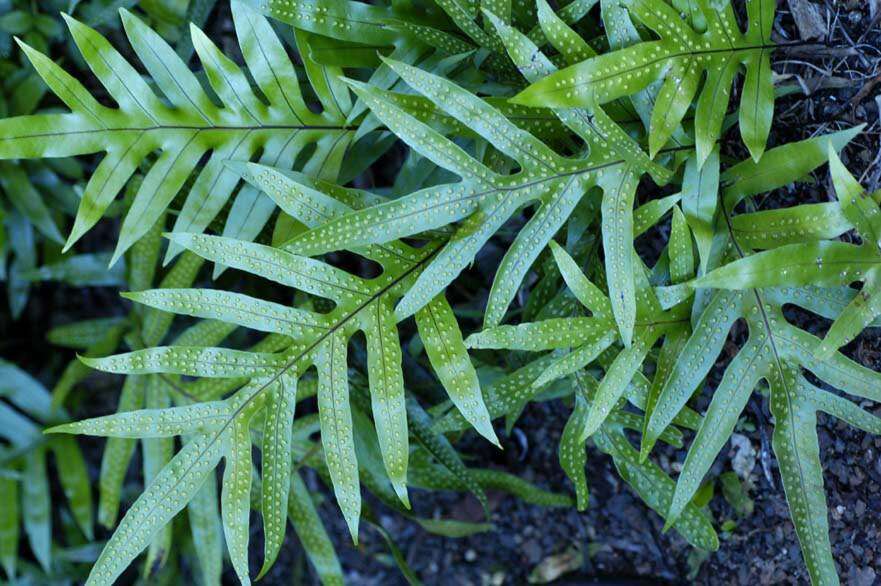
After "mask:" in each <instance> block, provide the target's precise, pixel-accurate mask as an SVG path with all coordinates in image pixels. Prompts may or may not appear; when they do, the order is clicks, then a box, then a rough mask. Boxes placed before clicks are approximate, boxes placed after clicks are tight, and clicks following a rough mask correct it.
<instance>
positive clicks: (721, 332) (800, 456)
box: [642, 141, 881, 584]
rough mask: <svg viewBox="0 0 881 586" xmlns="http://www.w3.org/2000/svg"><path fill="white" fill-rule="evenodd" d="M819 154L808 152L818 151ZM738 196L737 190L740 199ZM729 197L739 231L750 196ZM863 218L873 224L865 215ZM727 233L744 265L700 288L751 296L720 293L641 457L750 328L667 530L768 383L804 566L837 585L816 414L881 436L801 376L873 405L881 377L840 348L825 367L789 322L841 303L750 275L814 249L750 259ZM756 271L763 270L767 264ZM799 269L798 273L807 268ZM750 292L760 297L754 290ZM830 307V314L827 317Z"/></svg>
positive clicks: (691, 458) (682, 480)
mask: <svg viewBox="0 0 881 586" xmlns="http://www.w3.org/2000/svg"><path fill="white" fill-rule="evenodd" d="M828 142H829V144H828V149H829V151H828V155H827V156H829V158H830V159H832V157H834V156H835V151H834V144H833V143H832V142H831V141H828ZM813 146H814V145H808V147H811V148H812V147H813ZM770 154H771V153H769V155H770ZM839 171H840V169H839ZM786 172H787V170H783V171H782V173H783V174H785V173H786ZM839 178H840V176H839ZM793 179H795V178H793ZM735 192H736V190H734V191H732V192H731V193H735ZM726 195H728V194H723V202H724V203H723V206H722V209H721V210H720V211H721V213H722V216H723V221H724V222H725V225H726V226H729V227H730V226H732V225H733V222H731V216H730V211H729V210H730V209H731V208H730V207H728V206H729V204H732V205H736V203H737V202H738V201H739V199H740V198H741V197H744V196H745V195H748V191H742V192H741V195H737V196H731V197H726ZM861 201H862V202H864V203H867V204H871V205H874V202H871V201H869V200H867V199H865V198H864V199H862V200H861ZM876 209H877V208H876ZM842 211H843V212H844V210H842ZM809 213H814V212H809ZM860 217H861V218H863V219H864V218H865V217H866V216H860ZM726 232H727V233H726V234H724V239H725V240H727V241H728V242H730V243H731V244H732V248H733V250H734V252H735V254H736V255H737V256H738V257H740V258H741V259H742V260H736V261H735V262H733V263H730V264H727V265H725V266H724V267H723V268H721V269H717V270H716V271H713V272H711V273H710V274H709V275H713V277H712V279H708V278H707V277H703V278H701V279H698V281H696V283H700V284H710V282H711V281H714V284H715V285H716V286H721V285H722V284H723V283H722V282H721V281H715V279H717V278H718V275H719V274H720V272H722V271H729V275H730V276H731V278H732V280H734V281H737V280H738V279H740V282H736V283H735V285H734V286H736V287H743V290H736V291H735V290H725V289H723V290H720V291H717V292H715V293H714V294H713V295H712V297H711V298H710V300H709V301H708V303H707V304H706V306H705V308H704V310H703V312H702V313H701V315H700V318H699V319H698V320H697V323H696V325H695V327H694V332H693V333H692V335H691V337H690V338H689V339H688V341H687V342H686V343H685V345H684V347H683V348H682V351H681V354H680V356H679V359H678V361H677V363H676V365H675V366H674V367H673V369H672V372H671V374H670V376H669V378H668V379H667V380H666V381H665V383H664V386H663V389H662V390H661V393H660V397H659V399H658V403H657V407H656V408H655V410H654V411H653V413H652V414H651V418H650V420H649V422H648V425H647V428H646V433H645V435H644V436H643V449H642V453H643V455H645V454H647V453H648V450H649V449H650V448H651V445H652V443H653V441H654V439H655V437H656V434H657V432H658V431H659V430H661V429H664V428H665V427H666V426H667V424H668V423H669V422H670V416H671V414H674V413H676V412H677V411H678V409H680V408H681V407H682V406H683V405H684V404H685V403H686V401H687V400H688V398H689V397H690V395H691V394H692V393H693V392H694V390H695V389H696V388H697V385H698V384H699V382H700V381H701V380H702V379H703V377H704V376H705V375H706V373H707V372H708V371H709V369H710V368H711V366H712V365H713V363H714V362H715V360H716V358H717V356H718V355H719V353H720V352H721V350H722V345H723V344H724V342H725V338H726V336H727V335H728V331H729V329H730V328H731V326H732V325H733V323H734V322H735V320H738V319H743V320H745V321H746V324H747V326H748V330H749V336H748V338H747V340H746V342H745V343H744V344H743V345H742V347H741V349H740V351H739V352H738V353H737V355H736V356H735V357H734V359H733V360H732V361H731V363H730V364H729V366H728V367H727V368H726V370H725V373H724V375H723V377H722V381H721V382H720V383H719V385H718V387H717V388H716V389H715V391H714V392H713V396H712V400H711V402H710V405H709V407H708V409H707V412H706V413H705V415H704V419H703V423H702V424H701V426H700V428H699V429H698V432H697V435H696V436H695V439H694V443H693V445H692V446H691V449H690V450H689V452H688V455H687V456H686V459H685V463H684V465H683V468H682V472H681V474H680V477H679V480H678V482H677V486H676V492H675V494H674V496H673V499H672V502H671V504H670V508H669V513H668V516H667V522H668V524H669V523H670V522H672V521H674V520H676V519H678V518H679V515H680V514H681V512H682V510H683V507H685V506H686V504H687V503H688V502H689V501H690V500H691V498H692V497H693V496H694V494H695V492H696V491H697V489H698V487H699V485H700V482H701V480H702V478H703V476H704V475H705V474H706V472H707V471H708V470H709V468H710V466H711V464H712V462H713V461H714V459H715V458H716V456H717V454H718V453H719V451H720V450H721V449H722V447H723V445H724V444H725V442H726V441H727V440H728V438H729V436H730V435H731V433H732V431H733V430H734V426H735V424H736V421H737V418H738V416H739V414H740V413H741V411H742V410H743V408H744V407H745V405H746V402H747V400H748V399H749V397H750V394H751V393H752V391H753V389H754V388H755V387H756V385H757V384H758V383H759V381H760V380H763V379H764V380H766V381H767V382H768V383H769V385H770V388H771V410H772V413H773V414H774V416H775V430H774V439H773V446H774V450H775V454H776V455H777V458H778V461H779V463H780V470H781V475H782V478H783V485H784V488H785V490H786V496H787V500H788V501H789V506H790V511H791V514H792V518H793V522H794V524H795V528H796V533H797V535H798V538H799V542H800V543H801V547H802V552H803V555H804V558H805V562H806V564H807V567H808V570H809V572H810V575H811V578H812V580H813V581H814V582H815V583H819V584H827V583H829V584H833V583H838V578H837V576H836V572H835V564H834V561H833V558H832V550H831V547H830V545H829V537H828V523H827V521H826V518H827V510H826V504H825V498H824V495H823V490H822V485H823V481H822V469H821V465H820V461H819V448H818V447H817V435H816V430H815V427H816V416H815V412H816V411H817V410H823V411H826V412H829V413H831V414H833V415H836V416H840V417H841V418H842V419H843V420H844V421H848V422H852V423H854V424H855V425H857V426H859V427H865V428H868V429H872V430H875V429H878V427H877V424H875V423H874V422H873V421H872V419H871V416H870V415H868V414H867V413H864V412H862V410H860V409H859V407H857V406H856V405H854V404H853V403H851V402H849V401H847V400H846V399H843V398H838V397H834V396H833V395H830V394H829V393H826V392H825V391H819V390H817V389H814V388H813V387H812V386H811V385H810V384H809V383H807V381H806V380H805V379H804V376H803V375H802V370H807V371H810V372H811V373H812V374H813V375H815V376H816V377H817V378H818V379H820V380H822V381H824V382H825V383H828V384H830V385H832V386H834V387H837V388H840V389H842V390H844V391H846V392H847V393H849V394H851V395H855V396H858V397H861V398H866V399H870V400H874V401H878V400H881V394H879V393H878V390H877V389H878V384H879V383H881V375H879V374H878V373H876V372H873V371H871V370H869V369H867V368H864V367H862V366H860V365H858V364H857V363H855V362H853V361H851V360H850V359H848V358H846V357H845V356H844V355H842V354H840V353H837V352H834V349H833V352H831V353H826V352H824V357H823V358H818V357H816V356H815V354H814V352H815V350H816V349H817V347H818V346H819V345H820V340H819V339H817V338H816V337H814V336H812V335H811V334H809V333H807V332H805V331H803V330H801V329H799V328H797V327H795V326H794V325H792V324H790V323H789V322H788V321H787V320H786V318H785V317H784V314H783V306H784V304H794V305H797V306H800V307H802V308H804V309H807V310H809V311H818V313H821V314H828V313H830V311H829V309H828V305H829V299H831V298H834V297H835V296H831V297H830V296H828V295H827V296H823V295H818V294H817V293H818V289H817V288H816V287H813V286H803V287H797V288H769V287H766V285H768V282H767V281H769V279H767V278H763V277H762V273H761V272H760V271H757V272H755V273H753V274H754V275H755V277H752V276H751V273H750V270H751V269H750V268H749V264H750V263H749V262H747V261H748V260H749V259H751V258H753V256H757V257H761V256H762V255H763V254H764V255H774V254H775V253H776V252H777V251H778V250H787V249H789V248H791V247H798V248H800V249H801V250H804V249H806V248H810V247H811V246H813V244H810V243H808V244H797V245H787V246H784V247H782V248H779V249H773V250H771V251H769V252H765V253H760V254H759V255H750V254H749V252H750V251H749V249H748V248H746V247H745V245H744V244H743V243H742V242H741V241H740V240H739V239H738V235H737V234H736V233H735V232H734V231H733V230H732V229H731V228H728V229H727V231H726ZM800 236H801V237H802V238H803V239H805V240H811V239H812V238H813V237H814V234H813V233H812V232H810V231H805V232H804V233H802V234H800ZM723 248H724V246H723ZM764 258H769V256H765V257H764ZM732 266H734V267H738V268H741V267H743V269H742V270H738V271H734V272H731V271H730V270H729V268H728V267H732ZM756 266H759V267H760V266H761V263H757V265H756ZM780 266H782V265H778V268H777V270H778V272H783V271H785V270H786V269H785V268H780ZM814 268H816V267H814ZM794 270H795V271H796V272H797V271H798V267H796V268H795V269H794ZM717 271H718V272H717ZM709 275H708V277H709ZM704 279H707V280H704ZM813 282H822V280H814V281H813ZM830 284H831V283H830ZM751 286H755V287H758V288H750V287H751ZM845 298H846V296H845ZM842 302H846V301H844V300H843V299H839V300H838V307H840V306H841V303H842ZM823 306H827V307H826V308H825V309H824V308H823ZM833 311H834V310H833Z"/></svg>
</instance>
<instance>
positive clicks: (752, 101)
mask: <svg viewBox="0 0 881 586" xmlns="http://www.w3.org/2000/svg"><path fill="white" fill-rule="evenodd" d="M622 4H623V5H624V6H626V8H627V11H628V13H629V14H630V15H631V16H633V17H634V18H636V19H637V20H638V21H639V22H640V23H642V24H644V25H645V26H647V27H649V28H650V29H652V30H653V31H654V32H655V33H656V34H657V35H658V37H659V39H658V40H652V41H645V42H641V43H637V44H635V45H632V46H629V47H626V48H622V49H619V50H617V51H612V52H611V53H606V54H603V55H600V56H597V57H593V58H590V59H587V60H584V61H582V62H581V63H578V64H576V65H572V66H570V67H567V68H566V69H563V70H561V71H559V72H557V73H554V74H552V75H549V76H547V77H544V78H543V79H541V80H540V81H538V82H536V83H534V84H532V85H531V86H530V87H528V88H527V89H526V90H524V91H523V92H521V93H520V94H518V95H517V96H515V97H514V98H513V99H514V101H515V102H517V103H521V104H525V105H535V106H537V105H542V106H546V107H552V108H571V107H578V106H581V107H592V106H594V105H601V104H605V103H607V102H611V101H612V100H615V99H618V98H622V97H626V96H630V95H633V94H636V93H638V92H640V91H641V90H643V89H645V88H646V87H647V86H649V85H650V84H652V83H653V82H655V81H657V80H663V85H662V86H661V88H660V90H659V91H658V94H657V96H656V100H655V104H654V107H653V108H652V110H651V123H650V131H649V152H650V153H651V155H652V156H654V155H655V154H657V153H658V152H659V151H660V150H661V149H662V148H663V147H664V146H665V145H666V144H667V141H668V140H669V139H670V137H671V136H672V135H673V133H674V132H675V131H676V129H677V128H678V127H679V124H680V123H681V122H682V119H683V117H684V116H685V114H686V112H687V111H688V108H689V107H690V105H691V103H692V100H693V99H694V97H695V95H696V94H697V92H698V89H699V87H700V83H701V80H702V79H704V77H705V81H704V85H703V90H702V91H701V93H700V96H699V97H698V99H697V102H696V104H695V122H694V130H695V143H696V149H697V163H698V167H699V168H700V167H701V166H703V164H704V162H705V161H706V160H707V158H708V157H709V156H710V153H711V152H712V150H713V147H714V145H715V143H716V141H717V140H718V138H719V134H720V131H721V128H722V121H723V118H724V116H725V113H726V109H727V106H728V97H729V95H730V92H731V85H732V83H733V81H734V77H735V76H736V75H737V72H738V70H739V68H740V67H741V65H742V66H744V67H745V68H746V78H745V81H744V87H743V96H742V97H741V104H740V120H739V126H740V132H741V136H742V137H743V141H744V143H745V144H746V146H747V148H749V151H750V153H751V154H752V156H753V159H755V160H758V159H759V158H760V157H761V156H762V153H763V152H764V150H765V142H766V141H767V138H768V133H769V131H770V128H771V118H772V117H773V113H774V88H773V84H772V79H771V58H770V54H771V52H772V51H773V49H774V46H775V45H774V43H773V42H772V40H771V27H772V25H773V22H774V9H775V3H774V2H773V0H748V1H747V2H746V9H747V14H748V20H749V26H748V28H747V31H746V32H742V31H741V30H740V27H739V26H738V24H737V19H736V17H735V14H734V8H733V6H732V4H731V2H723V3H714V2H710V0H695V4H696V5H697V7H698V8H699V9H700V15H701V16H702V18H700V19H696V20H697V21H698V22H696V21H688V20H685V19H683V18H682V17H681V16H680V14H679V11H678V10H676V9H674V8H673V7H672V6H671V5H670V4H668V3H667V2H665V1H664V0H624V1H623V2H622ZM606 14H610V13H608V12H607V13H604V17H605V16H606ZM617 16H618V17H619V18H620V17H621V15H620V14H618V15H617Z"/></svg>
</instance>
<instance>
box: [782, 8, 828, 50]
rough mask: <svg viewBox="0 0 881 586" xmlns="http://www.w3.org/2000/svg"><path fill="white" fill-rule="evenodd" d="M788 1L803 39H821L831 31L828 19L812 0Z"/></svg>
mask: <svg viewBox="0 0 881 586" xmlns="http://www.w3.org/2000/svg"><path fill="white" fill-rule="evenodd" d="M787 2H788V4H789V11H790V12H792V18H793V19H795V26H797V27H798V32H799V35H800V36H801V38H802V40H805V41H806V40H808V39H821V38H823V37H825V36H826V35H827V34H828V33H829V30H828V29H827V28H826V20H825V19H824V18H823V14H822V13H821V12H820V7H819V6H818V5H816V4H814V3H813V2H811V1H810V0H787Z"/></svg>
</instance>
